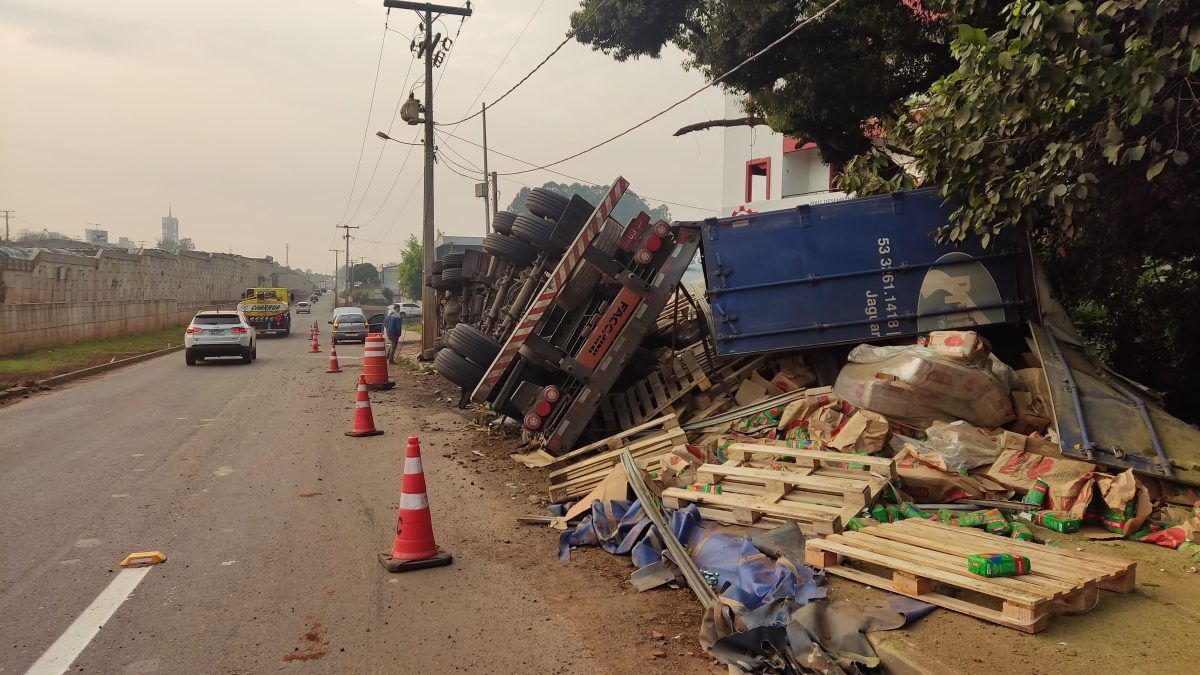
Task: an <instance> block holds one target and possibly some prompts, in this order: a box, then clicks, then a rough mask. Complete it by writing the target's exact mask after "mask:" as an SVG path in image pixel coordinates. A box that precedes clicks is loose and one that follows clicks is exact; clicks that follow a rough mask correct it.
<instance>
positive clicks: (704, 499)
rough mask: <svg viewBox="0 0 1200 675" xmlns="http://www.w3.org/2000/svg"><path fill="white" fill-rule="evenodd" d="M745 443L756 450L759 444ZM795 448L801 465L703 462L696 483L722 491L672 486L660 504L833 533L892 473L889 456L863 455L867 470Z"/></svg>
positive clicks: (727, 519) (838, 456)
mask: <svg viewBox="0 0 1200 675" xmlns="http://www.w3.org/2000/svg"><path fill="white" fill-rule="evenodd" d="M734 445H735V446H740V445H743V444H734ZM745 447H747V448H752V449H753V451H758V450H759V446H754V445H746V446H745ZM769 449H770V450H791V449H790V448H773V447H771V448H769ZM793 452H802V453H803V454H804V457H803V458H800V460H801V461H803V462H804V463H796V464H791V463H789V464H787V465H782V464H781V465H777V466H776V467H771V468H763V467H753V466H746V465H745V464H744V463H743V462H741V461H732V462H726V463H725V464H705V465H703V466H701V467H700V468H699V469H698V470H697V472H696V480H697V483H701V484H709V485H719V486H720V487H721V493H720V494H716V493H714V492H699V491H696V490H685V489H681V488H670V489H668V490H666V491H664V492H663V504H664V505H666V506H670V507H673V508H679V507H680V506H682V505H684V504H685V503H689V502H690V503H694V504H697V505H698V506H699V508H700V515H702V516H704V517H705V518H708V519H709V520H716V521H718V522H724V523H734V524H738V525H753V526H757V527H774V526H775V525H778V524H780V523H782V522H784V521H787V520H793V521H795V522H796V524H797V525H799V526H800V529H801V531H803V532H805V533H806V534H816V535H820V534H831V533H834V532H840V531H841V530H842V528H843V526H844V525H845V523H846V521H847V520H849V519H850V518H853V517H854V516H855V515H857V514H858V512H859V511H861V510H862V509H863V507H864V506H867V505H869V504H870V503H871V502H873V501H874V500H875V498H876V497H878V496H879V493H880V492H882V491H883V489H884V488H885V487H886V486H887V479H888V478H889V477H891V476H893V475H895V463H894V462H892V460H890V459H887V458H880V457H869V458H867V457H864V459H868V460H870V461H871V463H872V464H873V465H874V466H875V468H876V469H877V470H876V471H870V470H867V469H869V468H870V467H867V468H865V469H844V468H833V467H829V466H826V464H828V463H836V462H845V461H846V460H847V459H848V458H850V457H854V458H856V459H857V457H858V456H850V455H844V454H842V453H837V452H818V451H807V450H806V451H799V450H796V451H793Z"/></svg>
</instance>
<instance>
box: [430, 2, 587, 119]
mask: <svg viewBox="0 0 1200 675" xmlns="http://www.w3.org/2000/svg"><path fill="white" fill-rule="evenodd" d="M608 3H609V0H600V2H598V3H596V6H595V7H593V8H592V11H591V12H590V13H589V14H588V15H587V16H585V17H583V19H582V20H581V21H580V22H579V25H581V26H582V25H583V24H585V23H587V22H588V21H590V20H591V18H592V17H593V16H595V15H596V12H598V11H600V8H601V7H603V6H604V5H607V4H608ZM538 9H541V5H538ZM534 14H537V12H534ZM532 20H533V17H530V21H532ZM528 27H529V26H528V25H526V28H528ZM524 32H525V31H524V30H522V31H521V33H522V34H524ZM575 33H576V31H575V29H574V28H572V29H571V30H569V31H567V36H566V37H564V38H563V40H562V42H560V43H558V46H557V47H555V48H554V49H553V50H551V51H550V53H549V54H547V55H546V58H544V59H542V60H541V61H540V62H539V63H538V64H537V65H536V66H534V67H533V70H531V71H529V72H528V73H526V74H525V77H522V78H521V79H520V80H517V83H516V84H514V85H513V86H511V87H509V88H508V91H506V92H504V93H503V94H500V96H499V97H498V98H497V99H496V100H494V101H492V102H491V104H490V105H488V106H487V107H489V108H494V107H495V106H496V104H497V103H499V102H500V101H503V100H504V99H506V98H508V95H509V94H511V93H513V92H514V91H516V90H517V87H520V86H521V85H522V84H525V82H526V81H527V80H528V79H529V78H531V77H533V74H534V73H536V72H537V71H538V70H539V69H540V68H541V67H542V66H544V65H546V62H547V61H549V60H550V59H551V58H553V57H554V55H555V54H557V53H558V52H559V50H561V49H562V48H563V47H564V46H566V44H567V43H568V42H570V41H571V38H573V37H575ZM517 39H518V40H520V38H519V37H518V38H517ZM515 46H516V43H515V42H514V43H513V47H515ZM509 51H510V52H511V51H512V48H509ZM504 58H508V55H507V54H506V55H505V57H504ZM501 64H503V61H501ZM496 70H497V71H499V70H500V68H499V66H497V67H496ZM495 76H496V73H492V77H495ZM491 81H492V80H491V78H488V83H489V84H490V83H491ZM483 87H484V89H486V88H487V84H485V85H483ZM482 95H483V90H480V92H479V96H482ZM479 96H476V97H475V100H476V101H478V100H479ZM471 105H475V102H474V101H472V102H471ZM469 107H470V106H468V108H469ZM482 114H483V111H482V110H479V111H476V112H474V113H471V114H470V115H467V116H466V117H464V118H462V119H461V120H456V121H454V122H435V124H437V125H438V126H446V127H455V128H457V127H458V125H460V124H462V123H463V122H466V121H467V120H472V119H475V118H476V117H478V116H480V115H482Z"/></svg>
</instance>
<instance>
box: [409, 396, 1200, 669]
mask: <svg viewBox="0 0 1200 675" xmlns="http://www.w3.org/2000/svg"><path fill="white" fill-rule="evenodd" d="M399 378H405V379H408V378H411V379H412V380H415V381H416V382H414V384H415V385H416V386H414V387H413V391H414V392H419V393H414V396H418V397H420V398H421V399H422V400H421V403H420V404H419V406H420V409H421V414H422V415H423V416H424V418H425V422H424V424H423V429H424V432H423V433H426V434H430V433H432V434H435V435H436V437H437V438H438V441H435V442H438V446H437V448H436V451H437V452H439V453H442V454H443V456H446V457H452V458H453V459H454V460H455V461H457V462H458V463H459V464H460V465H461V466H463V467H464V468H466V469H469V470H470V471H472V472H473V473H474V474H475V475H477V476H478V477H479V482H480V484H482V485H483V486H484V487H485V493H486V494H488V495H489V496H490V497H492V498H494V499H496V503H497V504H504V505H505V507H504V508H498V509H497V510H496V512H495V519H494V520H495V522H494V525H495V528H496V529H495V532H496V534H495V541H494V543H493V545H494V548H495V551H496V555H498V556H501V557H503V558H504V559H505V560H507V561H510V562H511V563H513V564H515V565H521V566H529V567H536V568H537V569H538V572H537V574H538V575H539V576H540V577H541V578H543V579H544V580H545V584H544V586H543V588H542V589H541V591H542V593H544V594H545V595H546V596H547V597H548V598H549V599H550V601H551V602H553V603H554V604H555V605H556V607H555V609H556V611H558V612H560V613H561V614H562V615H563V616H564V617H565V618H566V619H567V620H569V621H570V622H571V623H572V624H575V626H576V628H577V630H578V634H581V635H585V636H588V644H587V645H586V647H588V648H589V649H590V650H591V651H593V652H594V653H595V654H597V655H599V656H601V657H602V658H606V657H607V658H608V659H609V665H610V667H611V668H612V672H614V673H657V672H663V673H684V672H687V673H694V672H726V671H725V668H724V667H719V666H718V665H717V664H716V663H715V661H713V660H712V659H710V658H708V657H707V656H705V655H704V653H703V651H702V650H701V648H700V647H699V644H698V643H697V639H696V635H697V631H698V629H699V626H700V619H701V608H700V605H699V603H698V602H697V601H696V600H695V598H694V597H693V596H692V594H691V592H690V591H689V590H686V589H674V590H655V591H650V592H647V593H637V592H635V591H633V589H632V588H631V587H630V585H629V582H628V578H629V574H630V572H632V571H633V568H632V564H631V563H630V561H629V559H628V558H625V557H617V556H611V555H608V554H607V553H605V552H603V551H602V550H600V549H577V550H575V551H573V552H572V556H571V562H570V563H569V564H567V565H561V564H559V563H558V562H557V560H556V555H557V537H558V532H557V531H555V530H551V529H549V528H544V527H539V526H528V525H518V524H517V523H516V520H515V518H516V516H518V515H546V510H545V500H544V495H545V494H546V487H547V482H546V473H547V472H546V470H545V469H528V468H525V467H524V466H522V465H520V464H518V463H516V462H514V461H513V460H511V459H510V458H509V457H508V455H509V453H510V452H512V451H514V450H516V449H517V447H518V446H519V439H517V438H511V437H504V436H502V435H500V434H499V433H497V432H490V433H489V432H488V430H487V429H486V428H485V427H483V426H481V425H479V424H478V423H477V422H478V421H480V420H476V419H474V418H475V417H476V416H477V413H473V412H472V411H468V410H459V409H458V408H456V406H455V403H456V402H457V396H458V390H457V389H456V388H455V387H453V386H452V385H450V384H449V383H447V382H446V381H444V380H442V379H441V378H440V377H439V376H437V375H436V374H421V373H403V374H400V375H398V379H399ZM422 380H423V381H424V382H425V383H426V384H420V382H421V381H422ZM401 386H403V383H402V384H401ZM481 419H482V418H481ZM427 452H429V450H427ZM1037 529H1038V532H1037V534H1038V535H1039V536H1048V537H1049V538H1050V539H1051V540H1052V541H1054V543H1056V544H1057V545H1060V546H1071V547H1079V548H1081V549H1083V550H1087V551H1093V552H1097V553H1104V554H1108V555H1113V556H1117V557H1122V558H1126V559H1130V560H1135V561H1137V563H1138V572H1137V578H1138V584H1137V590H1136V591H1135V592H1133V593H1131V594H1127V595H1118V594H1114V593H1109V592H1107V591H1105V592H1102V593H1101V598H1100V602H1099V604H1098V606H1097V607H1096V608H1095V609H1094V610H1093V611H1091V612H1088V613H1086V614H1082V615H1075V616H1059V617H1055V618H1054V619H1052V620H1051V622H1050V627H1049V628H1048V629H1047V630H1046V631H1044V632H1041V633H1038V634H1036V635H1027V634H1024V633H1020V632H1018V631H1015V630H1012V629H1009V628H1004V627H1001V626H996V625H993V624H990V623H987V622H984V621H980V620H977V619H973V618H970V617H967V616H964V615H961V614H957V613H955V612H951V611H948V610H944V609H939V610H937V611H935V612H934V613H933V614H931V615H929V616H928V617H926V618H923V619H921V620H919V621H917V622H915V623H914V624H913V625H911V626H909V627H906V628H904V629H901V630H897V631H892V632H890V633H886V634H877V637H878V638H879V640H880V643H881V644H884V645H886V646H887V649H888V650H895V651H897V652H899V653H901V654H903V655H905V658H906V660H908V661H909V662H910V663H917V664H920V665H921V666H922V667H923V668H924V669H925V670H926V671H927V672H935V673H960V672H969V671H980V670H983V671H989V670H994V669H999V668H1000V667H1003V668H1004V669H1005V670H1011V671H1015V672H1022V673H1056V674H1064V673H1085V672H1095V671H1096V667H1097V665H1098V663H1101V662H1102V663H1103V664H1104V665H1103V666H1102V668H1103V670H1104V671H1105V672H1155V673H1190V672H1195V668H1194V665H1193V664H1192V663H1191V661H1192V658H1191V655H1190V654H1189V653H1188V652H1189V651H1190V650H1188V649H1187V648H1186V647H1185V645H1189V644H1193V642H1192V641H1193V640H1194V639H1195V635H1196V627H1197V626H1198V625H1200V574H1198V573H1197V565H1198V564H1200V563H1198V562H1197V561H1196V560H1194V559H1192V558H1190V557H1188V556H1187V555H1184V554H1183V553H1179V552H1176V551H1172V550H1168V549H1165V548H1161V547H1157V546H1152V545H1149V544H1142V543H1136V542H1124V541H1087V540H1086V539H1084V538H1083V537H1081V536H1079V535H1059V534H1056V533H1053V532H1050V531H1048V530H1043V529H1041V528H1037ZM485 543H486V542H474V544H476V545H482V544H485ZM828 587H829V597H830V599H831V600H841V599H850V600H855V601H858V602H861V603H863V604H865V605H874V606H882V605H883V604H884V594H883V593H882V592H880V591H878V590H875V589H872V588H869V587H865V586H862V585H859V584H856V583H853V582H849V581H845V580H842V579H837V578H832V579H830V580H829V581H828ZM651 631H655V632H657V633H662V634H664V635H665V636H666V637H665V639H662V640H655V639H653V638H652V637H651ZM1181 647H1185V648H1184V649H1182V650H1181V649H1180V648H1181ZM1100 659H1102V661H1100Z"/></svg>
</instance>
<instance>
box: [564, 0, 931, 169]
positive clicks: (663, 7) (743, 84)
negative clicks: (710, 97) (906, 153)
mask: <svg viewBox="0 0 1200 675" xmlns="http://www.w3.org/2000/svg"><path fill="white" fill-rule="evenodd" d="M909 2H910V3H916V2H917V0H909ZM827 4H828V0H759V1H757V2H745V1H742V0H658V1H655V2H650V1H648V0H584V1H583V2H582V3H581V4H580V8H579V10H578V11H576V12H574V13H573V14H572V15H571V27H572V28H573V29H574V30H575V31H576V35H575V39H576V40H578V41H579V42H582V43H584V44H588V45H591V46H592V47H593V48H595V49H597V50H599V51H602V52H604V53H606V54H611V55H612V56H613V57H614V58H616V59H617V60H619V61H624V60H626V59H629V58H638V57H641V56H649V57H652V58H658V57H659V56H660V55H661V53H662V49H663V47H665V46H666V45H668V44H672V45H675V46H676V47H679V48H680V49H682V50H683V51H684V52H685V53H687V55H688V58H687V60H686V61H685V62H684V67H685V68H694V69H696V70H699V71H700V72H701V73H702V74H703V75H704V76H705V77H706V78H708V79H709V80H712V79H714V78H716V77H718V76H720V75H721V74H723V73H725V72H726V71H728V70H730V69H732V68H733V67H734V66H736V65H737V64H739V63H741V62H742V61H743V60H745V59H746V58H747V57H749V56H750V55H752V54H754V53H756V52H758V51H759V50H761V49H763V48H765V47H766V46H767V45H769V44H771V43H772V42H774V41H775V40H777V39H778V38H779V37H780V36H782V35H783V34H784V33H785V32H787V30H788V29H789V28H791V27H792V26H793V25H795V24H796V23H797V21H799V20H801V19H804V18H806V17H809V16H812V15H814V14H816V13H817V12H818V11H820V10H821V9H822V8H824V7H825V6H826V5H827ZM593 13H594V14H593ZM589 17H590V18H589ZM948 43H949V40H948V39H947V29H946V23H945V21H943V20H940V19H938V18H937V17H935V16H933V15H932V14H930V13H929V12H926V11H924V10H922V9H920V8H919V4H918V9H916V10H914V9H911V8H909V7H907V6H905V5H903V4H901V3H900V2H896V1H892V2H880V1H879V0H842V2H841V3H840V4H839V5H837V6H836V7H834V8H833V9H831V10H830V11H829V12H828V13H827V14H826V15H825V16H823V17H822V18H821V19H820V20H819V21H815V22H813V23H812V24H810V25H808V26H806V27H805V28H804V29H802V30H801V31H800V32H799V33H798V34H797V35H796V36H795V37H793V38H791V39H789V40H788V41H786V42H784V43H782V44H780V45H779V46H777V47H775V48H774V49H773V50H772V51H771V52H770V54H769V55H768V56H765V57H763V58H759V59H758V60H756V61H754V62H753V64H752V65H751V66H749V67H746V68H742V69H740V70H738V71H737V72H735V73H734V74H732V75H730V76H729V77H727V78H726V79H725V80H723V81H722V86H724V88H725V89H726V90H727V91H730V92H732V93H736V94H743V95H745V96H746V97H747V98H748V99H749V100H750V101H752V103H750V104H749V105H748V109H747V110H746V113H747V116H748V117H751V118H753V117H762V118H765V119H766V120H767V121H768V123H769V124H770V126H771V128H772V129H774V130H775V131H778V132H781V133H784V134H786V135H788V136H792V137H796V138H804V139H808V140H812V141H814V142H815V143H816V144H817V146H818V147H819V148H820V150H821V154H822V156H823V157H824V158H825V160H826V161H828V162H830V163H833V164H841V163H843V162H845V161H847V160H849V159H850V158H851V157H854V156H855V155H858V154H861V153H863V152H865V151H866V150H868V149H869V148H870V142H869V140H868V139H867V138H865V137H864V135H863V133H862V125H863V124H864V123H866V122H867V121H869V120H870V119H872V118H876V117H881V116H887V115H889V114H891V113H892V112H893V110H894V108H895V106H896V104H897V102H899V101H902V100H903V99H904V98H905V97H907V96H909V95H911V94H913V93H916V92H920V91H924V90H925V89H927V88H928V87H929V86H930V85H931V84H933V82H934V81H936V80H937V79H938V78H939V77H941V76H942V75H945V74H946V73H949V72H951V71H952V70H953V68H954V61H953V59H952V58H951V55H950V50H949V44H948Z"/></svg>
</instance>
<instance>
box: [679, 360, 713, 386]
mask: <svg viewBox="0 0 1200 675" xmlns="http://www.w3.org/2000/svg"><path fill="white" fill-rule="evenodd" d="M679 357H680V358H679V360H680V361H682V362H683V365H684V366H685V367H686V368H687V369H688V370H689V371H691V372H692V376H693V377H694V378H695V380H696V386H697V387H699V388H700V391H707V390H709V389H710V388H712V382H711V381H709V378H708V373H707V372H706V371H705V370H704V368H703V367H702V366H701V365H700V363H699V361H697V359H696V355H695V353H694V352H690V351H687V352H681V353H680V354H679Z"/></svg>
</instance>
